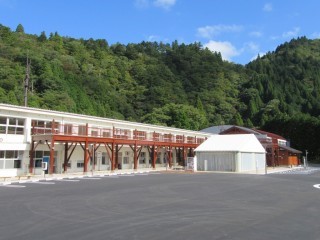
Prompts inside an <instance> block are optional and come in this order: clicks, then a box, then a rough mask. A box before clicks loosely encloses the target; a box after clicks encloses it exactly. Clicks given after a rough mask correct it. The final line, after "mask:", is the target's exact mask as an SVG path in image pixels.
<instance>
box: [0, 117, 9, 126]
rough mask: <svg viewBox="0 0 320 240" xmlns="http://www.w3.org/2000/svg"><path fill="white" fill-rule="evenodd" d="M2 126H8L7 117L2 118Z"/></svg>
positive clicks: (0, 119)
mask: <svg viewBox="0 0 320 240" xmlns="http://www.w3.org/2000/svg"><path fill="white" fill-rule="evenodd" d="M0 124H1V125H7V118H6V117H0Z"/></svg>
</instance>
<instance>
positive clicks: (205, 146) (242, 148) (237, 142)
mask: <svg viewBox="0 0 320 240" xmlns="http://www.w3.org/2000/svg"><path fill="white" fill-rule="evenodd" d="M195 151H196V152H255V153H265V152H266V151H265V149H264V148H263V146H262V145H261V143H260V142H259V140H258V139H257V138H256V136H255V135H254V134H230V135H212V136H211V137H210V138H208V139H207V140H206V141H204V142H203V143H202V144H200V145H199V146H198V147H197V148H196V149H195Z"/></svg>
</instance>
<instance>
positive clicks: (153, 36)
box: [147, 35, 160, 42]
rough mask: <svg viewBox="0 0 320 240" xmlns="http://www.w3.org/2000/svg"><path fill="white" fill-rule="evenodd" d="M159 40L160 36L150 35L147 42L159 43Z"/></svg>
mask: <svg viewBox="0 0 320 240" xmlns="http://www.w3.org/2000/svg"><path fill="white" fill-rule="evenodd" d="M159 39H160V37H159V36H156V35H150V36H148V38H147V41H148V42H156V41H159Z"/></svg>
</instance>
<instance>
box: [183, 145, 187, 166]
mask: <svg viewBox="0 0 320 240" xmlns="http://www.w3.org/2000/svg"><path fill="white" fill-rule="evenodd" d="M182 151H183V159H182V161H183V166H184V167H185V166H186V160H187V151H188V149H187V148H186V147H183V150H182Z"/></svg>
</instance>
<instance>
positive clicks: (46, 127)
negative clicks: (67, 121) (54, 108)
mask: <svg viewBox="0 0 320 240" xmlns="http://www.w3.org/2000/svg"><path fill="white" fill-rule="evenodd" d="M32 126H33V127H34V134H46V133H52V122H51V121H43V120H34V119H33V120H32ZM53 127H54V132H55V133H59V123H58V122H55V123H54V126H53Z"/></svg>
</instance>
